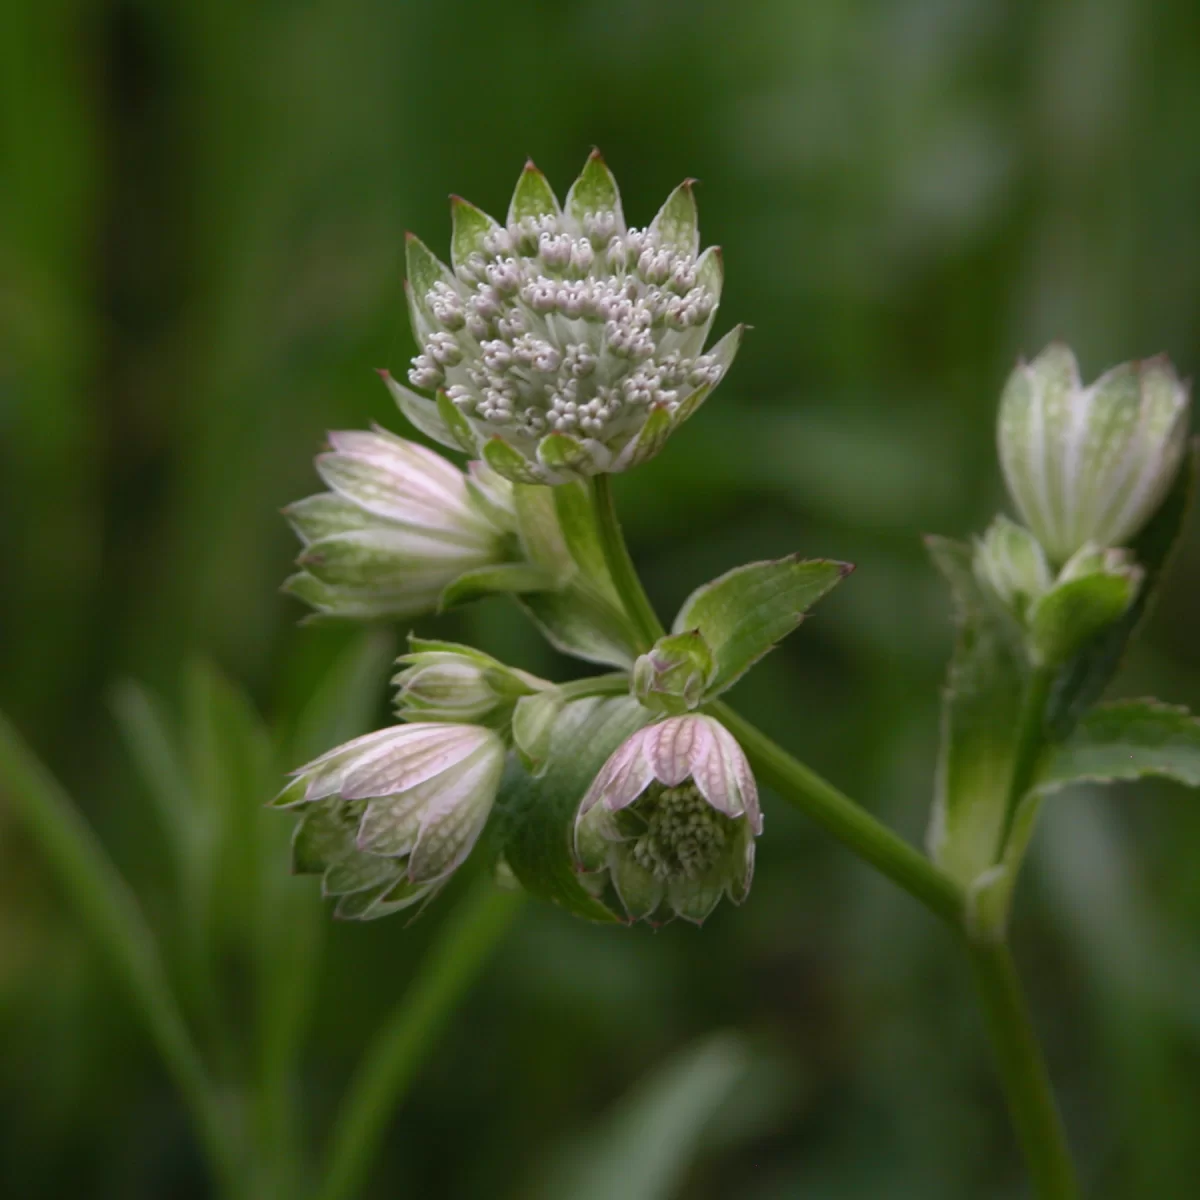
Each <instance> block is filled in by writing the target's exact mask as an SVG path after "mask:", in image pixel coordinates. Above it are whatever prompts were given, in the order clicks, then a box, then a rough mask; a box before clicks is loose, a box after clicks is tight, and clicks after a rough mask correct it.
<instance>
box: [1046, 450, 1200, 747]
mask: <svg viewBox="0 0 1200 1200" xmlns="http://www.w3.org/2000/svg"><path fill="white" fill-rule="evenodd" d="M1198 467H1200V442H1193V443H1192V448H1191V453H1190V454H1188V455H1187V456H1186V457H1185V458H1184V461H1183V464H1182V466H1181V467H1180V469H1179V474H1178V476H1177V477H1176V479H1175V483H1174V484H1173V485H1172V487H1171V490H1170V491H1169V492H1168V493H1167V496H1166V499H1165V500H1164V501H1163V502H1162V505H1161V507H1160V508H1159V510H1158V512H1156V513H1155V514H1154V516H1153V517H1152V518H1151V519H1150V522H1149V523H1148V524H1147V525H1146V527H1145V528H1144V529H1143V530H1142V532H1141V533H1140V534H1138V536H1137V537H1136V538H1135V539H1134V540H1133V543H1132V545H1131V546H1130V549H1131V550H1132V551H1133V553H1134V556H1135V558H1136V560H1137V563H1138V566H1140V567H1141V568H1142V570H1143V571H1145V573H1146V574H1145V578H1144V579H1143V581H1142V587H1141V590H1140V591H1139V592H1138V596H1137V599H1136V600H1134V602H1133V603H1132V604H1131V605H1130V606H1129V608H1128V610H1127V611H1126V613H1125V615H1124V616H1123V617H1122V618H1121V619H1120V620H1119V621H1117V622H1116V623H1115V624H1113V625H1111V626H1109V628H1108V629H1106V630H1104V632H1103V633H1101V634H1099V636H1097V637H1096V638H1095V639H1094V640H1093V641H1092V642H1091V643H1090V644H1089V645H1087V646H1085V647H1084V648H1083V649H1082V650H1081V651H1080V652H1079V654H1078V655H1076V657H1075V658H1074V659H1072V660H1071V661H1070V662H1069V663H1067V664H1066V666H1065V667H1063V669H1062V670H1061V671H1060V672H1059V674H1058V677H1057V679H1056V680H1055V685H1054V690H1053V692H1052V693H1051V697H1050V705H1049V709H1048V715H1047V721H1048V724H1049V726H1050V729H1051V731H1052V733H1053V734H1054V735H1055V736H1056V737H1058V738H1062V737H1065V736H1066V735H1067V734H1068V733H1070V731H1071V729H1072V728H1073V727H1074V725H1075V723H1076V722H1077V721H1078V720H1079V719H1080V717H1082V716H1083V714H1084V713H1085V712H1087V710H1088V709H1089V708H1091V706H1092V705H1093V704H1095V703H1096V701H1097V700H1099V699H1100V697H1101V695H1103V693H1104V689H1105V688H1106V687H1107V686H1108V684H1109V682H1110V681H1111V679H1112V677H1113V676H1114V675H1115V674H1116V671H1117V668H1118V667H1119V666H1120V665H1121V658H1122V656H1123V655H1124V652H1125V647H1126V646H1127V645H1128V644H1129V642H1130V640H1131V639H1132V637H1133V635H1134V634H1135V633H1136V632H1137V630H1138V627H1139V625H1140V624H1141V622H1142V621H1143V619H1144V618H1145V616H1146V614H1147V612H1149V610H1150V608H1151V606H1152V605H1153V603H1154V599H1155V597H1156V595H1157V593H1158V585H1159V582H1160V581H1161V579H1162V575H1163V571H1164V569H1165V568H1166V565H1167V563H1168V562H1169V560H1170V557H1171V552H1172V550H1173V549H1174V547H1175V545H1176V543H1177V542H1178V540H1179V536H1180V534H1181V533H1182V531H1183V525H1184V521H1185V519H1186V517H1187V514H1188V510H1189V509H1190V508H1191V505H1192V500H1193V497H1194V495H1195V487H1196V478H1197V473H1198Z"/></svg>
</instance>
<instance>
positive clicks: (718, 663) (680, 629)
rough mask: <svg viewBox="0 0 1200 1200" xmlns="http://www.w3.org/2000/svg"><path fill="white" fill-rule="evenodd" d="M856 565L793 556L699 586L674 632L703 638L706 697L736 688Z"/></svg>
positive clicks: (739, 569) (737, 570) (681, 612)
mask: <svg viewBox="0 0 1200 1200" xmlns="http://www.w3.org/2000/svg"><path fill="white" fill-rule="evenodd" d="M853 569H854V568H853V567H852V566H851V565H850V563H844V562H835V561H833V560H830V559H803V558H800V557H798V556H794V557H790V558H781V559H776V560H774V561H771V562H757V563H748V564H747V565H746V566H742V567H734V569H733V570H732V571H728V572H726V573H725V574H724V575H722V576H720V577H719V578H717V579H714V580H713V581H712V582H711V583H706V584H704V585H703V587H699V588H697V589H696V590H695V591H694V592H693V593H692V594H691V595H690V596H689V597H688V598H687V600H685V601H684V604H683V607H682V608H681V609H680V610H679V615H678V616H677V617H676V618H675V621H674V624H673V625H672V627H671V632H672V633H673V634H683V633H689V632H691V631H693V630H695V631H699V633H700V634H701V636H702V637H703V638H704V641H705V643H706V644H707V648H708V649H709V651H710V652H711V654H712V659H713V669H712V672H711V674H710V676H709V679H708V685H707V687H706V689H705V698H706V699H712V698H713V697H715V696H717V695H719V694H720V693H721V692H723V691H725V689H726V688H729V687H732V686H733V684H735V683H736V682H737V681H738V680H739V679H740V678H741V677H742V676H743V675H744V674H745V673H746V672H747V671H748V670H749V669H750V668H751V667H752V666H753V665H754V664H755V663H756V662H758V661H759V659H761V658H762V657H763V656H764V655H765V654H767V653H768V652H769V651H771V650H772V649H774V647H775V646H776V645H778V644H779V642H781V641H782V640H783V639H784V638H785V637H787V635H788V634H789V633H791V632H792V630H793V629H795V628H796V626H797V625H799V624H800V622H801V621H802V620H803V619H804V615H805V613H806V612H807V611H808V609H810V608H811V607H812V606H813V605H814V604H815V603H816V602H817V601H818V600H820V599H821V597H822V596H824V595H825V594H826V593H827V592H829V591H831V590H832V589H833V588H834V587H836V586H837V585H838V584H839V583H841V581H842V580H843V579H845V578H846V576H847V575H849V574H850V572H851V571H852V570H853Z"/></svg>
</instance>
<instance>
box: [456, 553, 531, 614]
mask: <svg viewBox="0 0 1200 1200" xmlns="http://www.w3.org/2000/svg"><path fill="white" fill-rule="evenodd" d="M554 587H555V581H554V577H553V576H552V575H550V574H549V573H547V572H546V571H545V570H543V569H542V568H541V567H535V566H533V565H532V564H531V563H501V564H500V565H498V566H494V567H480V568H479V569H478V570H476V571H464V572H463V573H462V574H461V575H460V576H459V577H458V578H457V579H455V580H454V581H453V582H452V583H449V584H447V585H446V587H445V589H444V590H443V591H442V594H441V598H440V600H439V602H438V608H439V610H443V611H444V610H445V609H448V608H456V607H457V606H458V605H460V604H469V603H470V602H471V601H472V600H481V599H482V598H483V597H484V596H497V595H500V596H520V595H523V594H524V593H526V592H545V591H552V590H553V589H554Z"/></svg>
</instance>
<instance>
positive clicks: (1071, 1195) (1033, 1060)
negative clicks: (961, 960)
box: [968, 942, 1079, 1200]
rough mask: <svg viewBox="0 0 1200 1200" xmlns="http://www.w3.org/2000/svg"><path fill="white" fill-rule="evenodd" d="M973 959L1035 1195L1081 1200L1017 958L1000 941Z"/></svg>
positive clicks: (974, 949)
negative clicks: (1015, 962)
mask: <svg viewBox="0 0 1200 1200" xmlns="http://www.w3.org/2000/svg"><path fill="white" fill-rule="evenodd" d="M968 954H969V955H970V959H971V971H972V974H973V975H974V979H975V990H976V992H977V993H978V995H979V1000H980V1003H981V1005H982V1007H983V1016H984V1022H985V1024H986V1026H987V1031H988V1036H989V1038H990V1039H991V1043H992V1050H993V1052H994V1057H995V1059H996V1067H997V1069H998V1070H999V1073H1000V1079H1001V1082H1002V1083H1003V1085H1004V1091H1005V1095H1006V1096H1007V1098H1008V1109H1009V1113H1010V1114H1011V1116H1012V1121H1013V1125H1014V1126H1015V1127H1016V1131H1017V1138H1018V1140H1019V1141H1020V1143H1021V1149H1022V1151H1023V1152H1024V1155H1025V1161H1026V1163H1027V1165H1028V1167H1029V1174H1030V1176H1031V1177H1032V1179H1033V1185H1034V1191H1035V1194H1036V1195H1037V1197H1038V1200H1075V1198H1076V1197H1078V1195H1079V1184H1078V1182H1077V1181H1076V1179H1075V1168H1074V1166H1073V1165H1072V1163H1071V1153H1070V1150H1069V1149H1068V1147H1067V1139H1066V1133H1065V1131H1064V1130H1063V1125H1062V1118H1061V1116H1060V1115H1059V1112H1058V1106H1057V1105H1056V1104H1055V1101H1054V1093H1053V1091H1052V1090H1051V1087H1050V1078H1049V1076H1048V1075H1047V1073H1046V1064H1045V1063H1044V1062H1043V1061H1042V1054H1041V1050H1040V1049H1039V1047H1038V1042H1037V1037H1036V1036H1035V1035H1034V1032H1033V1029H1032V1027H1031V1026H1030V1023H1029V1012H1028V1010H1027V1008H1026V1006H1025V999H1024V997H1023V996H1022V994H1021V983H1020V980H1019V979H1018V977H1017V969H1016V966H1015V964H1014V963H1013V960H1012V955H1011V954H1010V953H1009V950H1008V947H1007V946H1006V945H1004V944H1003V943H997V942H973V943H971V944H970V945H969V947H968Z"/></svg>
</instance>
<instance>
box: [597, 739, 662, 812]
mask: <svg viewBox="0 0 1200 1200" xmlns="http://www.w3.org/2000/svg"><path fill="white" fill-rule="evenodd" d="M650 728H653V726H651V727H650ZM649 732H650V729H639V730H638V731H637V732H636V733H633V734H630V736H629V737H627V738H626V739H625V741H623V742H622V743H621V744H620V745H619V746H618V747H617V748H616V749H615V750H614V751H613V752H612V754H611V755H610V756H609V759H608V761H607V762H606V763H605V764H604V766H602V767H601V768H600V772H599V774H598V775H597V776H596V778H595V780H594V781H593V782H592V786H591V787H590V788H588V790H587V794H586V795H585V796H584V798H583V801H582V803H581V804H580V805H579V812H580V815H582V814H583V813H586V812H587V811H588V810H589V809H590V808H591V807H592V806H593V805H594V804H596V803H597V802H598V801H600V800H603V801H604V805H605V807H606V808H607V809H609V810H610V811H611V812H616V811H617V810H618V809H621V808H625V807H627V806H628V805H630V804H632V803H633V802H634V801H635V800H636V799H637V798H638V797H639V796H640V795H641V794H642V793H643V792H644V791H645V790H646V789H647V788H648V787H649V786H650V782H651V780H653V778H654V770H653V768H652V767H651V765H650V761H649V759H648V757H647V754H646V739H647V735H648V734H649Z"/></svg>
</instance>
